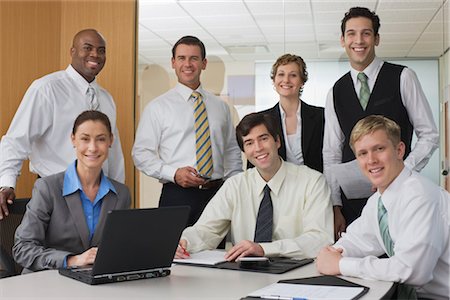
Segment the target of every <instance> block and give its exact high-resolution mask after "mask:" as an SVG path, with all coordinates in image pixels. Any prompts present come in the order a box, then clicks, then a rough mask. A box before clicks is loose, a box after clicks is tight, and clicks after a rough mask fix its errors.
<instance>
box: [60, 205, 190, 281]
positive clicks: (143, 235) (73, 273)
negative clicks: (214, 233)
mask: <svg viewBox="0 0 450 300" xmlns="http://www.w3.org/2000/svg"><path fill="white" fill-rule="evenodd" d="M189 210H190V208H189V207H187V206H176V207H161V208H148V209H127V210H113V211H110V212H109V213H108V214H107V217H106V221H105V228H104V230H103V235H102V238H101V242H100V245H99V246H98V252H97V256H96V258H95V262H94V264H93V265H90V266H83V267H75V268H68V269H60V270H59V273H60V274H61V275H64V276H67V277H70V278H73V279H76V280H79V281H82V282H85V283H88V284H101V283H109V282H118V281H128V280H135V279H146V278H156V277H163V276H167V275H169V274H170V266H171V264H172V260H173V257H174V255H175V251H176V249H177V246H178V242H179V239H180V236H181V232H182V231H183V229H184V228H185V226H186V223H187V220H188V215H189Z"/></svg>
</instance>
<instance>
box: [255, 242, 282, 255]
mask: <svg viewBox="0 0 450 300" xmlns="http://www.w3.org/2000/svg"><path fill="white" fill-rule="evenodd" d="M259 245H260V246H261V248H263V251H264V256H268V257H269V256H277V255H279V254H280V249H279V247H278V246H277V245H276V244H275V243H273V242H272V243H260V244H259Z"/></svg>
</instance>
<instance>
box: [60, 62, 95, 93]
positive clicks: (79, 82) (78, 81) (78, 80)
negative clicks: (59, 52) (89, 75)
mask: <svg viewBox="0 0 450 300" xmlns="http://www.w3.org/2000/svg"><path fill="white" fill-rule="evenodd" d="M66 73H67V74H68V75H69V77H70V78H71V79H72V80H73V82H74V83H75V85H76V86H77V88H78V89H79V90H80V91H81V93H82V94H86V92H87V90H88V87H89V86H92V87H93V88H94V89H95V90H96V91H97V90H98V88H97V79H96V78H94V80H93V81H92V82H91V83H89V82H87V81H86V79H84V77H83V76H81V75H80V73H78V72H77V70H75V69H74V68H73V67H72V65H69V66H68V67H67V68H66Z"/></svg>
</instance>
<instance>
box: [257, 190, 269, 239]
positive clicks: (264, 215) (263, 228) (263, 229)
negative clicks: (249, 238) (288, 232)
mask: <svg viewBox="0 0 450 300" xmlns="http://www.w3.org/2000/svg"><path fill="white" fill-rule="evenodd" d="M272 232H273V205H272V198H271V197H270V188H269V186H268V185H266V186H265V187H264V196H263V199H262V200H261V204H260V205H259V210H258V216H257V217H256V229H255V239H254V241H255V243H265V242H271V241H272Z"/></svg>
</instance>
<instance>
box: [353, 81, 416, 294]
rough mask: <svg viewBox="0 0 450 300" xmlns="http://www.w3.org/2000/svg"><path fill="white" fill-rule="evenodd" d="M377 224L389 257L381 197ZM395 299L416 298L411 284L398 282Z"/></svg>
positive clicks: (390, 243)
mask: <svg viewBox="0 0 450 300" xmlns="http://www.w3.org/2000/svg"><path fill="white" fill-rule="evenodd" d="M360 74H361V73H360ZM378 224H379V226H380V234H381V238H382V239H383V243H384V246H385V247H386V254H387V255H388V256H389V257H391V256H393V255H394V254H395V253H394V242H393V241H392V238H391V234H390V233H389V224H388V212H387V210H386V207H384V204H383V201H382V200H381V197H380V198H378ZM397 299H417V295H416V290H415V289H414V288H413V287H412V286H409V285H407V284H404V283H399V284H398V286H397Z"/></svg>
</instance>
